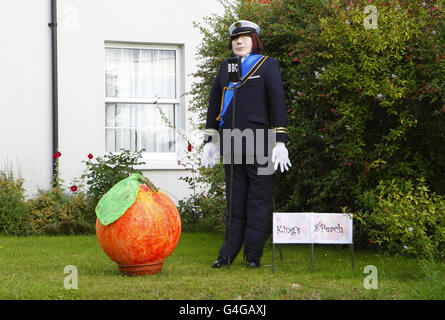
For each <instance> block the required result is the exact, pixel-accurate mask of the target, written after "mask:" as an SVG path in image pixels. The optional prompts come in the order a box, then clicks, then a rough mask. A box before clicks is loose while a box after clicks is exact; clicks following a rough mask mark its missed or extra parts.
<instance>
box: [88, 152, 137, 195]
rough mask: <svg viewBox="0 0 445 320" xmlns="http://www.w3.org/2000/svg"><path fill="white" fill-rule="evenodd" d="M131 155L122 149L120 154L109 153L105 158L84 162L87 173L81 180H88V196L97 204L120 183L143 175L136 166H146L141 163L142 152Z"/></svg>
mask: <svg viewBox="0 0 445 320" xmlns="http://www.w3.org/2000/svg"><path fill="white" fill-rule="evenodd" d="M144 151H145V150H144V149H142V150H141V151H137V152H133V153H131V152H130V151H128V150H124V149H121V152H119V153H113V152H109V153H108V154H105V155H104V156H103V157H97V158H95V160H93V161H91V160H90V161H83V162H84V163H85V164H86V167H87V168H86V173H84V174H82V176H81V179H86V184H87V186H88V191H87V193H88V195H90V196H92V198H93V201H95V202H96V203H97V201H99V199H100V198H101V197H102V196H103V195H104V194H105V193H106V192H107V191H108V190H110V189H111V187H112V186H114V185H115V184H116V183H118V182H119V181H121V180H123V179H125V178H127V177H129V176H130V175H132V174H133V173H140V174H142V173H141V171H140V170H137V169H134V166H138V165H142V164H145V162H141V161H140V158H141V157H142V152H144Z"/></svg>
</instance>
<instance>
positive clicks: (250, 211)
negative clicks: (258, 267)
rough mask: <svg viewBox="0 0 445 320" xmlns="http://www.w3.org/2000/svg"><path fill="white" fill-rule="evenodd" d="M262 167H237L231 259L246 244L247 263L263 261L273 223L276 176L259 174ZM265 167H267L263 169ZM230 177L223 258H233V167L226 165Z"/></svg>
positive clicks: (227, 174)
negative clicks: (231, 200)
mask: <svg viewBox="0 0 445 320" xmlns="http://www.w3.org/2000/svg"><path fill="white" fill-rule="evenodd" d="M258 167H259V165H258V164H256V163H255V164H244V161H243V164H235V165H234V166H233V193H232V194H233V207H232V223H231V225H232V228H231V242H230V259H231V261H233V260H234V259H235V258H236V256H237V255H238V253H239V251H240V250H241V247H242V245H243V242H244V253H245V255H246V258H247V261H249V262H259V261H260V258H261V256H262V255H263V248H264V242H265V240H266V235H267V232H268V230H269V227H270V224H271V220H272V199H273V181H274V177H273V174H271V175H258ZM261 167H263V166H261ZM224 170H225V175H226V201H227V211H226V232H225V239H224V243H223V244H222V246H221V248H220V250H219V256H224V257H229V230H230V229H229V204H230V201H229V195H230V165H228V164H226V165H224Z"/></svg>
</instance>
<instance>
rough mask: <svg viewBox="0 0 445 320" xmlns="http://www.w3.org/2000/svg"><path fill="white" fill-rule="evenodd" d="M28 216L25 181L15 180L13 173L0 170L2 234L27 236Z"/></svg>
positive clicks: (0, 220)
mask: <svg viewBox="0 0 445 320" xmlns="http://www.w3.org/2000/svg"><path fill="white" fill-rule="evenodd" d="M28 215H29V208H28V206H27V205H26V202H25V197H24V189H23V179H21V178H15V177H14V174H13V172H12V171H9V170H7V171H3V170H0V234H2V235H16V236H18V235H25V234H27V233H28V232H29V230H28V228H27V226H26V219H27V217H28Z"/></svg>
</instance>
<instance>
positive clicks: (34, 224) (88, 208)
mask: <svg viewBox="0 0 445 320" xmlns="http://www.w3.org/2000/svg"><path fill="white" fill-rule="evenodd" d="M28 205H29V208H30V215H29V216H28V219H27V223H28V225H29V228H30V229H31V232H32V234H36V235H40V234H50V235H71V234H85V233H94V232H95V222H96V215H95V212H94V208H95V202H93V201H91V199H90V198H88V197H87V195H86V194H85V193H84V192H76V193H71V194H69V193H65V192H63V190H62V189H61V188H59V187H55V188H53V189H52V190H51V191H45V190H39V194H38V196H37V197H35V198H33V199H30V200H28Z"/></svg>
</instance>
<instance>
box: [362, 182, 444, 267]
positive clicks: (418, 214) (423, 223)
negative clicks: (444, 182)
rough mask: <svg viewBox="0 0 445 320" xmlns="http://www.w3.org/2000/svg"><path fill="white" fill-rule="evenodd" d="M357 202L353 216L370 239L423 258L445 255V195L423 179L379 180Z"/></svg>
mask: <svg viewBox="0 0 445 320" xmlns="http://www.w3.org/2000/svg"><path fill="white" fill-rule="evenodd" d="M360 202H361V204H362V208H363V209H362V210H361V211H360V212H359V213H358V215H357V216H356V220H357V221H358V222H359V223H360V225H361V229H362V231H364V232H365V234H366V235H367V238H368V239H369V241H370V242H371V243H375V244H377V245H379V246H381V247H383V248H386V249H389V250H390V251H392V252H399V253H407V254H410V255H413V256H416V257H418V258H422V259H430V258H443V257H445V197H443V196H439V195H437V194H435V193H434V192H431V191H430V190H429V189H428V187H427V186H426V185H425V180H424V179H418V180H417V181H416V183H413V182H412V181H411V180H390V181H382V182H380V183H379V185H378V186H377V188H375V189H373V190H369V191H367V192H365V193H364V194H363V195H362V196H361V197H360Z"/></svg>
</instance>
